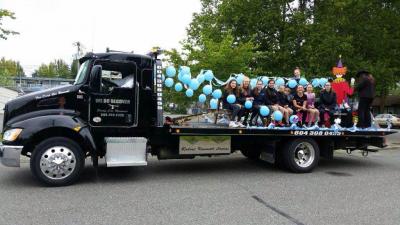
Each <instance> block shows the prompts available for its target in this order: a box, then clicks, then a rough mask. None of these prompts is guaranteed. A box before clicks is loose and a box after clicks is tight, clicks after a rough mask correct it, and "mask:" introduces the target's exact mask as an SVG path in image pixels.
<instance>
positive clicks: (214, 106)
mask: <svg viewBox="0 0 400 225" xmlns="http://www.w3.org/2000/svg"><path fill="white" fill-rule="evenodd" d="M217 107H218V100H217V99H214V98H213V99H211V100H210V108H211V109H217Z"/></svg>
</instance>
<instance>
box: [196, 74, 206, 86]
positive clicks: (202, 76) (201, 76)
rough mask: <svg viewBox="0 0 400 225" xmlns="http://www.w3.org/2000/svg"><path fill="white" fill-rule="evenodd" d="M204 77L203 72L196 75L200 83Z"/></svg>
mask: <svg viewBox="0 0 400 225" xmlns="http://www.w3.org/2000/svg"><path fill="white" fill-rule="evenodd" d="M204 80H205V78H204V75H203V74H199V75H197V81H198V82H199V83H200V84H202V83H203V82H204Z"/></svg>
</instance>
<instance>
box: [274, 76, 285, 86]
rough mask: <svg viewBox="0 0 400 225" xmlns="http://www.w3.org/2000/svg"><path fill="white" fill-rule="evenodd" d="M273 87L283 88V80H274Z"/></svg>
mask: <svg viewBox="0 0 400 225" xmlns="http://www.w3.org/2000/svg"><path fill="white" fill-rule="evenodd" d="M275 85H276V86H277V87H280V86H284V85H285V80H284V79H283V78H278V79H276V81H275Z"/></svg>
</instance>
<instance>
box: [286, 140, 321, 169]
mask: <svg viewBox="0 0 400 225" xmlns="http://www.w3.org/2000/svg"><path fill="white" fill-rule="evenodd" d="M283 150H284V151H283V163H284V165H285V167H286V168H288V169H289V170H290V171H292V172H295V173H308V172H311V171H312V170H313V169H314V168H315V167H316V166H317V164H318V161H319V148H318V144H317V143H316V142H315V141H314V140H313V139H309V138H299V139H294V140H291V141H289V142H288V143H287V144H286V145H285V147H284V149H283Z"/></svg>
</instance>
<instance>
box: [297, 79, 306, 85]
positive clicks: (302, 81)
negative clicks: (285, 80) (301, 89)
mask: <svg viewBox="0 0 400 225" xmlns="http://www.w3.org/2000/svg"><path fill="white" fill-rule="evenodd" d="M299 84H300V85H301V86H306V85H307V84H308V81H307V79H306V78H300V80H299Z"/></svg>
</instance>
